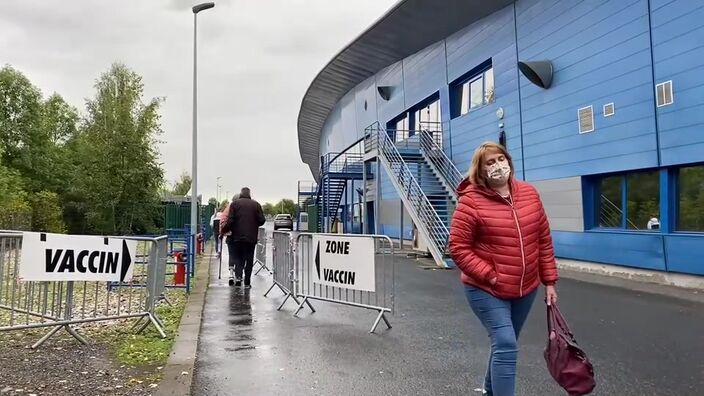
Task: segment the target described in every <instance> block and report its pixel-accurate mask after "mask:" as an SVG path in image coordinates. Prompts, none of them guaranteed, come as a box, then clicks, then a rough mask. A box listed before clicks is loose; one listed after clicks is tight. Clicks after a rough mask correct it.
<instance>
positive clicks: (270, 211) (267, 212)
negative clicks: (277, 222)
mask: <svg viewBox="0 0 704 396" xmlns="http://www.w3.org/2000/svg"><path fill="white" fill-rule="evenodd" d="M262 211H264V216H267V217H271V216H273V215H275V214H276V210H275V209H274V205H272V204H271V203H269V202H267V203H265V204H264V205H263V206H262Z"/></svg>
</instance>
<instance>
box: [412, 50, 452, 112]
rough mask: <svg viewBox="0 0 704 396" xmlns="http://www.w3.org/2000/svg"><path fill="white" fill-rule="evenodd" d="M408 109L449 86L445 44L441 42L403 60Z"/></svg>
mask: <svg viewBox="0 0 704 396" xmlns="http://www.w3.org/2000/svg"><path fill="white" fill-rule="evenodd" d="M403 80H404V94H405V98H406V99H405V101H406V108H409V107H413V106H415V105H416V104H418V103H419V102H421V101H423V100H424V99H426V98H427V97H428V96H430V95H432V94H434V93H435V92H437V91H438V90H439V89H440V87H442V86H443V85H446V84H447V70H446V65H445V43H443V42H439V43H436V44H433V45H431V46H430V47H428V48H425V49H423V50H421V51H420V52H417V53H415V54H413V55H411V56H409V57H408V58H406V59H404V60H403Z"/></svg>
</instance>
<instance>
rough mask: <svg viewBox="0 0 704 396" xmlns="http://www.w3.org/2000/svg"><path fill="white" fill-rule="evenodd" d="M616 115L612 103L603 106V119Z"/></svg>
mask: <svg viewBox="0 0 704 396" xmlns="http://www.w3.org/2000/svg"><path fill="white" fill-rule="evenodd" d="M614 113H616V107H615V106H614V104H613V103H607V104H605V105H604V117H611V116H612V115H614Z"/></svg>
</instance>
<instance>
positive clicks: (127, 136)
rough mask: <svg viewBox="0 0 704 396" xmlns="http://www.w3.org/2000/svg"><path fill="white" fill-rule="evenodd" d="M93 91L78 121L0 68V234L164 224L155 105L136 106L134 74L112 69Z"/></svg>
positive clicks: (126, 229)
mask: <svg viewBox="0 0 704 396" xmlns="http://www.w3.org/2000/svg"><path fill="white" fill-rule="evenodd" d="M95 88H96V94H95V96H94V97H93V98H92V99H89V100H88V101H87V103H86V112H87V114H86V115H85V119H84V121H83V122H82V123H81V117H80V116H79V113H78V111H77V110H76V109H75V108H74V107H72V106H70V105H69V104H68V103H66V101H65V100H64V99H63V98H62V97H61V96H60V95H58V94H53V95H51V96H49V97H48V98H47V99H43V98H42V94H41V92H40V91H39V89H38V88H36V87H35V86H34V85H32V83H31V82H30V81H29V79H27V78H26V77H25V76H24V75H23V74H22V73H21V72H19V71H17V70H15V69H13V68H12V67H10V66H5V67H3V68H1V69H0V164H2V165H3V166H4V167H2V168H0V196H2V198H3V199H2V200H1V201H2V202H0V222H1V223H2V226H3V228H13V229H30V228H31V229H33V230H37V231H51V232H65V231H69V232H72V233H97V234H117V233H122V234H125V233H127V234H130V233H145V232H150V231H153V230H154V229H155V228H157V227H159V226H160V225H161V224H160V223H163V213H162V210H161V208H160V206H159V197H160V192H161V191H162V189H163V185H164V180H163V170H162V168H161V164H160V163H159V161H158V151H157V143H158V141H157V138H158V136H159V134H160V133H161V127H160V124H159V117H160V116H159V113H158V111H159V106H160V104H161V100H160V99H151V100H148V101H146V102H145V101H144V100H143V97H142V96H143V89H144V86H143V83H142V79H141V77H140V76H138V75H137V74H136V73H134V72H133V71H131V70H130V69H129V68H127V67H126V66H124V65H121V64H114V65H113V66H112V67H111V68H110V69H109V70H108V71H107V72H106V73H104V74H103V75H101V76H100V78H98V80H97V81H96V84H95ZM188 185H189V187H190V181H189V182H188Z"/></svg>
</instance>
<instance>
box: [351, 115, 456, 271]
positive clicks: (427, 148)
mask: <svg viewBox="0 0 704 396" xmlns="http://www.w3.org/2000/svg"><path fill="white" fill-rule="evenodd" d="M435 133H441V132H435ZM432 134H433V133H431V132H428V131H420V132H419V133H416V134H415V135H412V136H411V137H409V138H408V139H407V140H406V141H404V142H400V143H394V142H393V141H392V140H391V139H390V138H389V134H388V133H387V131H386V130H385V129H384V128H382V127H381V125H380V124H379V123H378V122H377V123H374V124H372V125H371V126H369V127H367V128H366V130H365V141H364V149H365V153H366V156H367V157H370V156H375V157H377V158H378V160H379V161H380V163H381V165H382V166H383V167H384V169H385V170H386V172H387V173H388V174H389V175H390V176H391V177H390V178H391V182H392V184H393V185H394V187H395V189H396V191H397V192H398V195H399V197H400V198H401V200H402V201H403V204H404V206H405V207H406V209H407V210H408V213H409V214H410V215H411V218H412V219H413V221H414V223H415V224H416V226H417V227H418V229H419V231H420V233H421V235H422V236H423V237H424V238H425V240H426V241H427V243H428V250H429V251H430V254H431V255H432V256H433V259H434V260H435V262H436V263H437V264H438V265H439V266H443V267H451V266H453V264H452V261H451V260H450V259H448V257H447V255H446V248H447V242H448V238H449V224H450V221H451V217H452V211H453V209H454V205H455V204H456V202H457V198H456V193H455V191H454V188H455V186H456V185H457V184H459V181H457V179H458V177H459V180H461V178H462V177H461V175H460V176H458V175H459V171H457V169H456V168H454V165H452V166H450V164H452V161H451V160H450V159H449V158H447V156H445V155H444V153H443V152H442V149H441V148H439V146H438V144H437V143H435V141H434V140H433V136H432ZM409 135H410V134H409ZM397 146H398V147H397ZM448 163H449V164H448ZM446 178H447V179H449V180H447V179H446Z"/></svg>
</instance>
